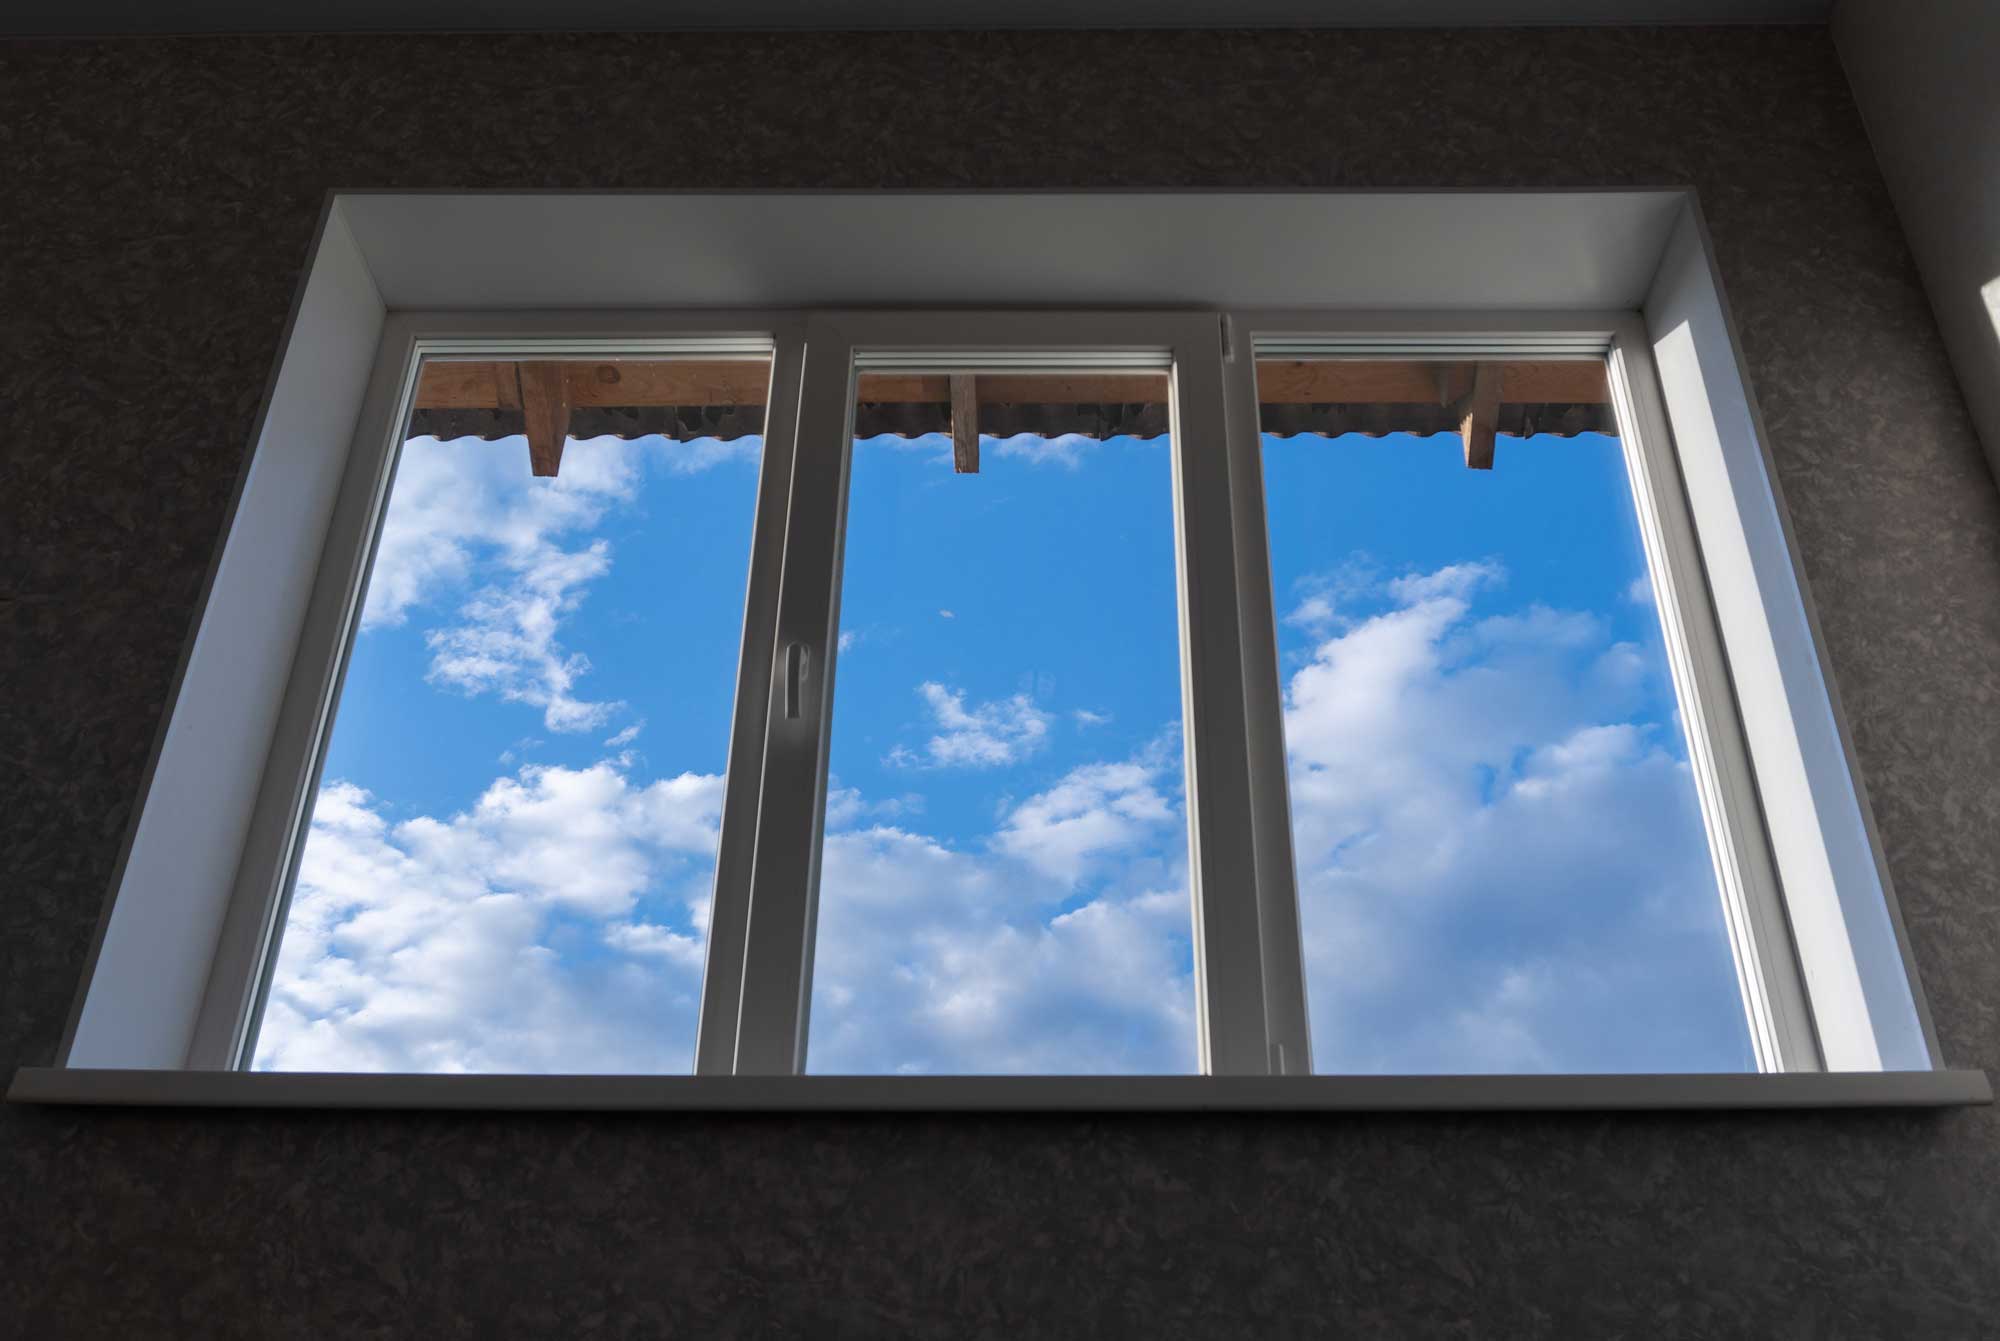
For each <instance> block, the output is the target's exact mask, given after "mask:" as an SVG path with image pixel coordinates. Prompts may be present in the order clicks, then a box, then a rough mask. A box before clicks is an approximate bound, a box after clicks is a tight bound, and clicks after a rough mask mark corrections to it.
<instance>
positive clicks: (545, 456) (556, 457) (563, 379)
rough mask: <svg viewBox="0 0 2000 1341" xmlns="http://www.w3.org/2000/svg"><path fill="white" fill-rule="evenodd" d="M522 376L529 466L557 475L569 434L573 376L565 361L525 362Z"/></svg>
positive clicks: (537, 472)
mask: <svg viewBox="0 0 2000 1341" xmlns="http://www.w3.org/2000/svg"><path fill="white" fill-rule="evenodd" d="M520 378H521V416H522V418H523V419H524V420H525V421H526V425H527V434H528V462H529V466H530V468H531V469H533V471H534V472H535V474H537V475H542V476H547V477H551V478H553V477H554V475H555V473H556V472H557V471H558V470H560V469H562V454H563V443H564V441H565V440H566V439H567V438H568V437H569V407H570V380H571V379H570V378H569V376H568V375H567V370H566V366H565V365H564V364H561V363H523V364H521V365H520Z"/></svg>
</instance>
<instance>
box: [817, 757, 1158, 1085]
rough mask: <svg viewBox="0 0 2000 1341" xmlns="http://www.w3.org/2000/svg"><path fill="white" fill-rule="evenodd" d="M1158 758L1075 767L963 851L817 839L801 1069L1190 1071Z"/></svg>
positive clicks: (891, 831) (894, 837)
mask: <svg viewBox="0 0 2000 1341" xmlns="http://www.w3.org/2000/svg"><path fill="white" fill-rule="evenodd" d="M1156 753H1157V752H1149V756H1148V758H1146V759H1142V760H1135V761H1129V762H1120V763H1098V764H1089V765H1084V766H1082V767H1079V768H1076V769H1073V770H1071V771H1070V772H1069V773H1067V774H1065V775H1064V776H1063V777H1061V778H1060V779H1059V780H1058V781H1057V782H1056V784H1055V785H1054V786H1052V787H1051V788H1049V789H1048V790H1047V791H1044V792H1041V793H1037V794H1035V795H1033V796H1031V797H1029V798H1028V799H1027V800H1026V801H1024V802H1022V803H1021V804H1019V805H1018V806H1016V807H1013V808H1012V809H1011V810H1009V811H1008V812H1006V813H1005V814H1004V815H1003V816H1002V819H1001V822H1000V825H999V826H998V828H997V829H996V831H995V832H994V833H993V834H991V835H990V836H988V837H987V838H986V839H985V840H983V841H975V842H974V843H973V844H971V845H969V846H963V847H961V846H955V845H953V844H951V843H948V842H946V841H944V840H942V839H939V838H937V837H934V836H931V835H927V834H923V833H919V832H915V831H912V830H911V829H908V828H904V827H898V826H895V825H889V824H869V825H865V826H863V827H854V828H848V829H837V830H835V831H833V832H830V833H829V834H828V837H827V839H826V848H825V852H824V857H823V862H822V876H821V892H820V923H819V943H818V950H817V954H816V965H815V969H814V996H813V1017H812V1045H811V1049H810V1057H809V1067H810V1069H811V1070H813V1071H816V1072H821V1073H841V1072H881V1071H900V1072H906V1073H918V1074H936V1073H994V1074H997V1073H1061V1072H1112V1073H1119V1072H1184V1071H1188V1070H1192V1069H1193V1066H1194V1062H1195V1048H1194V1036H1193V1027H1194V1021H1193V1012H1194V989H1193V978H1192V974H1191V969H1190V963H1189V959H1188V955H1189V936H1190V926H1191V912H1190V908H1189V904H1188V893H1187V877H1186V864H1185V851H1186V830H1185V822H1184V819H1183V818H1182V815H1181V813H1180V810H1179V807H1178V805H1177V804H1176V801H1175V799H1174V798H1172V797H1171V796H1170V794H1169V792H1168V785H1169V784H1168V782H1167V780H1166V778H1165V777H1163V774H1168V775H1170V770H1166V769H1163V767H1162V766H1161V765H1160V763H1159V762H1158V761H1157V759H1156V758H1154V757H1153V755H1154V754H1156Z"/></svg>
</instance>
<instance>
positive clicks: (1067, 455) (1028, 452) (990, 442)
mask: <svg viewBox="0 0 2000 1341" xmlns="http://www.w3.org/2000/svg"><path fill="white" fill-rule="evenodd" d="M980 442H981V443H983V444H986V446H985V448H984V450H987V451H990V452H991V453H992V454H993V455H994V456H996V457H999V458H1001V459H1002V460H1012V461H1025V462H1027V463H1028V464H1029V465H1031V466H1061V467H1062V468H1063V469H1064V470H1075V469H1076V468H1077V467H1078V466H1080V465H1082V464H1083V454H1084V453H1085V452H1088V451H1090V450H1092V449H1093V448H1096V447H1100V446H1102V445H1103V444H1102V443H1101V442H1100V441H1099V440H1098V439H1096V438H1093V437H1089V436H1087V435H1085V434H1082V433H1060V434H1057V435H1056V436H1055V437H1053V438H1045V437H1042V436H1040V435H1039V434H1035V433H1016V434H1014V435H1013V436H1012V437H1007V438H995V437H989V436H983V435H982V436H981V438H980Z"/></svg>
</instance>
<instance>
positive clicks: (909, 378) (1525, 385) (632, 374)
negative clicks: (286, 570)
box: [416, 359, 1608, 410]
mask: <svg viewBox="0 0 2000 1341" xmlns="http://www.w3.org/2000/svg"><path fill="white" fill-rule="evenodd" d="M550 366H553V367H557V368H560V369H561V370H562V373H563V379H564V384H565V386H566V387H567V388H568V391H569V398H570V404H572V405H574V406H578V407H584V406H606V407H616V408H629V407H638V406H650V405H762V404H763V403H764V400H765V398H766V397H767V396H768V395H769V388H770V378H771V370H770V365H769V363H768V362H766V361H765V360H762V359H755V360H750V359H717V360H697V359H674V360H659V359H611V360H602V361H592V362H564V363H557V364H552V365H550ZM1493 366H1495V367H1497V368H1499V370H1500V400H1501V403H1502V404H1506V405H1517V404H1524V403H1525V404H1560V405H1602V404H1604V403H1605V402H1606V400H1607V399H1608V396H1607V393H1606V388H1605V383H1604V365H1603V363H1602V362H1600V361H1597V360H1594V359H1578V360H1560V359H1551V360H1542V361H1521V362H1496V363H1494V364H1493ZM513 367H514V365H512V364H508V363H456V362H441V361H440V362H430V363H426V364H425V365H424V370H423V375H422V376H421V377H420V378H419V379H418V382H417V403H416V408H417V409H420V410H492V409H515V408H518V407H519V400H518V398H515V399H513V400H511V401H510V399H509V396H508V392H509V391H510V390H511V388H512V386H513V381H512V379H511V378H510V377H509V373H510V372H511V370H512V369H513ZM1468 367H1469V365H1466V364H1450V363H1422V362H1413V361H1410V360H1401V361H1390V360H1379V359H1356V360H1344V359H1262V360H1259V361H1258V364H1257V399H1258V400H1259V401H1260V402H1261V403H1263V404H1265V405H1375V404H1409V405H1435V404H1437V403H1438V378H1439V374H1440V371H1441V370H1445V371H1449V372H1453V373H1456V372H1458V371H1460V370H1465V369H1467V368H1468ZM977 381H978V403H979V404H981V405H1019V404H1030V405H1042V404H1061V403H1064V402H1069V403H1073V404H1079V405H1101V404H1108V405H1121V404H1122V405H1130V404H1145V403H1153V402H1160V401H1164V400H1165V399H1166V382H1165V380H1164V379H1163V378H1161V377H1160V376H1159V375H1158V374H1157V373H987V374H983V375H981V376H980V377H979V378H978V379H977ZM1469 385H1470V383H1469V382H1467V383H1466V386H1469ZM1464 389H1465V387H1460V388H1459V389H1458V390H1456V391H1454V392H1453V393H1452V395H1450V396H1447V397H1446V400H1447V401H1450V400H1453V399H1456V398H1457V396H1458V395H1459V394H1462V392H1463V390H1464ZM857 399H859V400H860V401H861V402H863V403H864V404H902V403H916V404H942V403H945V402H948V401H949V400H950V399H951V379H950V378H949V377H948V376H944V375H939V374H930V375H926V374H920V373H868V374H865V375H864V376H863V377H862V379H861V386H860V389H859V392H858V394H857Z"/></svg>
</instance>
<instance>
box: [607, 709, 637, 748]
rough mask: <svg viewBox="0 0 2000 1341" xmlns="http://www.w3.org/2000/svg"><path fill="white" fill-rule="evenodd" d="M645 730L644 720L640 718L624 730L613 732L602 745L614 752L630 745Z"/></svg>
mask: <svg viewBox="0 0 2000 1341" xmlns="http://www.w3.org/2000/svg"><path fill="white" fill-rule="evenodd" d="M645 729H646V719H645V718H643V717H641V718H640V719H639V720H638V721H636V722H634V723H632V725H630V726H628V727H626V728H625V729H624V730H622V731H616V732H613V733H612V734H611V735H610V736H608V737H606V738H605V741H604V743H605V745H607V746H609V747H610V748H611V749H614V750H616V749H622V748H624V747H625V746H627V745H630V744H631V743H632V742H633V741H635V740H637V739H638V738H639V733H640V732H641V731H644V730H645Z"/></svg>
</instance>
